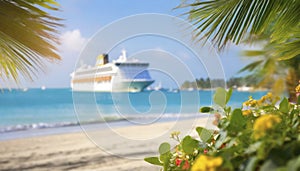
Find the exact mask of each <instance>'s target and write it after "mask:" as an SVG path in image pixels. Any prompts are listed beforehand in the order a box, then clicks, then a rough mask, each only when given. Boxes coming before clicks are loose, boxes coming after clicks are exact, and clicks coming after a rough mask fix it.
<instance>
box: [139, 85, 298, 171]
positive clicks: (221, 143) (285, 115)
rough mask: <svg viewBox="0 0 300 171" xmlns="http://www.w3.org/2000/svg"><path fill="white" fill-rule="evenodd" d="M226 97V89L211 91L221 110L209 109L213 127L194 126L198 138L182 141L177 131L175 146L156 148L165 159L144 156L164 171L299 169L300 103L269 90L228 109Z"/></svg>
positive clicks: (228, 94)
mask: <svg viewBox="0 0 300 171" xmlns="http://www.w3.org/2000/svg"><path fill="white" fill-rule="evenodd" d="M230 95H231V90H229V91H226V90H224V89H218V90H217V91H216V94H215V98H214V100H215V102H216V104H218V105H219V107H222V108H223V109H224V110H221V111H220V110H214V112H218V114H217V115H216V120H217V123H216V125H217V127H218V129H217V130H208V129H206V128H203V127H197V128H196V131H197V132H198V136H197V137H192V136H190V135H187V136H185V137H183V139H182V140H181V139H180V138H179V132H176V133H173V134H172V136H171V137H172V138H173V139H175V140H176V141H178V145H176V146H175V148H174V149H172V150H171V151H169V149H170V147H169V144H167V143H163V144H162V145H161V146H160V148H159V149H160V150H159V151H160V154H161V149H165V150H164V151H167V154H168V155H167V157H164V158H163V160H162V159H161V156H160V159H159V158H157V157H156V158H146V159H145V160H146V161H148V162H149V163H152V164H155V165H160V166H163V170H165V171H167V170H168V171H169V170H170V171H175V170H226V171H233V170H246V171H252V170H262V171H263V170H282V171H286V170H295V171H296V170H299V169H300V105H299V104H294V103H289V102H288V100H287V99H286V98H283V99H282V100H281V101H280V102H279V103H278V100H279V99H278V97H276V96H274V95H272V94H271V93H268V94H267V95H265V96H263V97H262V98H261V99H258V100H256V99H253V98H252V97H249V100H248V101H246V102H244V103H243V105H242V107H241V108H237V109H234V110H229V109H230V108H229V107H227V106H226V103H227V102H228V100H229V98H230ZM224 97H225V98H224ZM219 98H220V99H219ZM227 99H228V100H227ZM276 104H277V105H276ZM219 107H218V108H219ZM210 109H211V107H207V108H206V109H205V110H206V111H209V112H211V111H212V110H210ZM161 155H162V154H161ZM164 155H165V154H164Z"/></svg>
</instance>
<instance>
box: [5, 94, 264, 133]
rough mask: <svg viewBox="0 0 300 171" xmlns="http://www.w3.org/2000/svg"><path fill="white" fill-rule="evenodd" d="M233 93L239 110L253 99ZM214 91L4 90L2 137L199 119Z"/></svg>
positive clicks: (230, 103)
mask: <svg viewBox="0 0 300 171" xmlns="http://www.w3.org/2000/svg"><path fill="white" fill-rule="evenodd" d="M265 93H266V92H237V91H234V92H233V95H232V98H231V100H230V102H229V105H231V106H233V107H240V105H241V102H243V101H245V100H247V99H248V97H249V96H250V95H251V96H253V97H254V98H260V97H261V96H263V95H264V94H265ZM212 96H213V91H178V92H174V91H167V90H166V91H144V92H140V93H78V92H76V93H73V92H72V90H71V89H46V90H41V89H29V90H27V91H22V90H11V91H9V90H2V92H0V133H1V132H11V131H18V130H26V129H40V128H47V127H63V126H68V125H77V124H78V123H90V122H103V121H115V120H128V119H129V120H133V121H134V120H139V121H142V122H143V120H145V123H147V122H148V121H155V120H161V119H162V120H163V119H168V118H178V117H179V116H180V117H191V116H198V115H200V114H199V112H198V110H199V108H200V107H201V106H207V105H209V106H210V105H212Z"/></svg>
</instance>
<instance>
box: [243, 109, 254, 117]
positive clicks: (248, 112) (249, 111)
mask: <svg viewBox="0 0 300 171" xmlns="http://www.w3.org/2000/svg"><path fill="white" fill-rule="evenodd" d="M251 113H252V111H251V110H249V109H248V110H243V115H244V116H248V115H250V114H251Z"/></svg>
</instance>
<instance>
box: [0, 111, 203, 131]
mask: <svg viewBox="0 0 300 171" xmlns="http://www.w3.org/2000/svg"><path fill="white" fill-rule="evenodd" d="M205 116H207V114H199V113H197V114H171V113H170V114H163V115H158V114H151V115H127V116H106V117H104V120H87V121H80V122H78V121H77V122H61V123H33V124H18V125H13V126H6V127H4V128H0V133H7V132H16V131H25V130H31V129H46V128H59V127H68V126H78V125H85V124H95V123H106V122H118V121H128V120H137V121H138V120H151V119H154V120H158V119H160V120H161V121H169V120H177V119H188V118H196V117H205Z"/></svg>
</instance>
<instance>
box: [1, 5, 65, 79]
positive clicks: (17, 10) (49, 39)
mask: <svg viewBox="0 0 300 171" xmlns="http://www.w3.org/2000/svg"><path fill="white" fill-rule="evenodd" d="M57 6H58V4H57V2H56V1H54V0H30V1H27V0H1V1H0V11H1V14H0V49H1V50H0V79H2V80H3V81H4V82H5V81H7V80H11V79H12V80H14V81H15V82H17V83H18V80H19V77H20V75H21V76H22V77H23V78H25V79H32V76H33V75H34V74H36V72H37V71H39V70H42V71H43V70H44V69H45V66H44V62H45V60H48V61H50V62H52V61H55V60H59V59H60V56H59V55H58V52H57V49H56V47H55V45H57V44H58V43H59V41H58V31H57V28H58V27H61V26H62V25H61V24H60V23H59V22H60V20H61V19H60V18H56V17H53V16H51V15H49V14H48V13H47V12H46V11H44V10H43V8H44V9H47V10H55V11H57V10H58V8H57Z"/></svg>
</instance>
